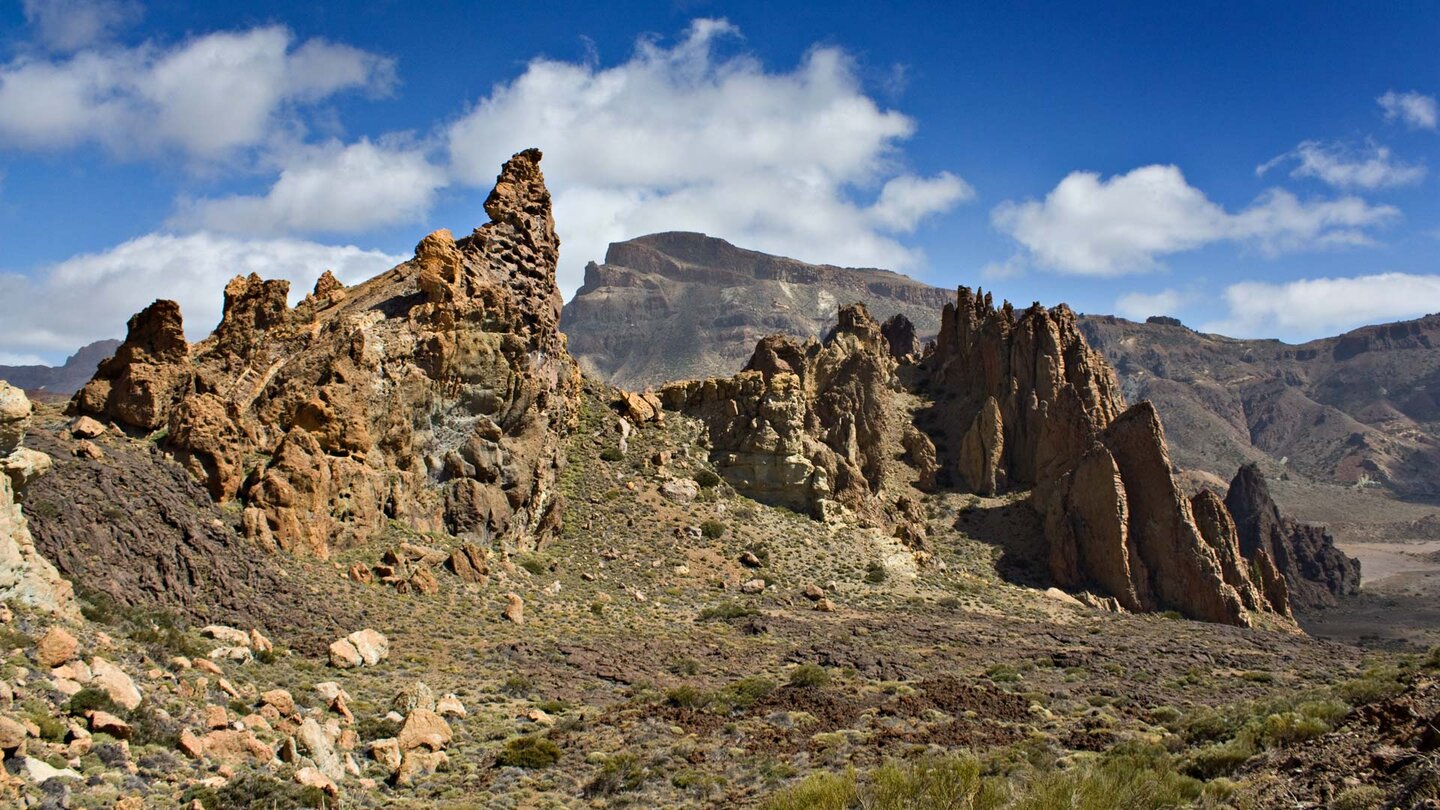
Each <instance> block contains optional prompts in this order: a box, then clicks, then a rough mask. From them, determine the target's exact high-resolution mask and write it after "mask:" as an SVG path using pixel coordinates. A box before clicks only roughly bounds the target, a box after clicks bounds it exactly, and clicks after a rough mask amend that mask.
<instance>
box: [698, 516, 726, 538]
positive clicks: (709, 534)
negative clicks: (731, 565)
mask: <svg viewBox="0 0 1440 810" xmlns="http://www.w3.org/2000/svg"><path fill="white" fill-rule="evenodd" d="M725 531H726V526H725V524H724V523H721V522H720V521H718V520H707V521H705V522H703V523H701V524H700V534H702V535H704V536H705V537H706V538H707V539H710V540H719V539H720V538H722V537H724V536H725Z"/></svg>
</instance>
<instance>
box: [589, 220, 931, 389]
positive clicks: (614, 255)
mask: <svg viewBox="0 0 1440 810" xmlns="http://www.w3.org/2000/svg"><path fill="white" fill-rule="evenodd" d="M953 297H954V293H952V292H949V291H945V290H940V289H937V288H935V287H931V286H930V285H928V284H922V283H921V282H918V281H916V280H914V279H911V278H907V277H906V276H902V275H900V274H898V273H893V272H891V271H889V270H876V269H859V268H849V267H833V266H831V265H817V264H806V263H805V262H801V261H796V260H795V259H787V258H782V257H779V256H770V255H767V254H764V253H759V252H756V251H753V250H745V249H743V248H738V247H736V246H734V245H732V244H730V243H729V242H726V241H725V240H723V239H716V238H714V237H710V236H706V235H704V234H699V233H683V232H671V233H657V234H651V235H649V236H642V237H639V238H638V239H631V240H630V241H628V242H616V243H614V244H612V245H610V249H609V250H608V251H607V252H606V254H605V263H604V264H595V263H594V262H591V263H590V264H589V265H588V266H586V268H585V284H584V286H582V287H581V288H580V290H579V291H578V292H577V293H576V294H575V297H574V298H573V299H571V301H570V303H569V304H567V305H566V306H565V314H564V317H563V318H562V320H561V328H562V330H563V331H564V332H565V333H566V335H567V336H568V337H569V338H570V352H571V353H572V354H574V355H575V359H576V360H577V361H579V363H580V367H581V368H582V369H584V370H585V371H586V372H588V373H591V374H594V375H596V376H598V377H601V378H603V379H605V380H607V381H609V382H611V383H613V384H615V385H620V386H622V387H625V388H630V389H636V390H639V389H644V388H646V387H648V386H657V387H658V386H659V385H660V384H662V383H665V382H669V381H671V380H678V379H688V378H698V377H708V376H717V375H729V374H733V373H734V372H736V371H738V370H739V369H740V367H741V366H743V365H745V361H746V360H749V359H750V355H751V353H753V352H754V350H755V344H756V342H757V341H759V340H760V338H762V337H765V336H767V335H773V334H785V335H792V336H794V337H798V338H801V339H804V338H819V337H821V336H822V335H824V334H825V332H826V331H827V330H828V329H829V328H830V327H831V326H833V325H834V323H835V312H836V310H837V309H838V308H839V307H840V306H842V305H845V304H853V303H855V302H863V303H864V304H865V306H866V307H867V308H868V309H869V311H870V313H871V314H872V315H873V316H874V317H875V318H877V319H879V320H881V321H884V320H886V319H888V318H890V317H892V316H894V315H896V314H897V313H898V314H903V315H904V316H905V317H906V318H908V319H909V320H910V322H911V323H913V324H915V329H916V331H917V332H918V334H919V335H920V336H921V337H933V336H934V335H935V334H936V333H937V332H938V331H939V330H940V310H941V308H943V307H944V306H945V304H946V303H948V302H949V301H950V300H951V299H952V298H953Z"/></svg>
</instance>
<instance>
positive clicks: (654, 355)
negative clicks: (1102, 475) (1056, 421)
mask: <svg viewBox="0 0 1440 810" xmlns="http://www.w3.org/2000/svg"><path fill="white" fill-rule="evenodd" d="M952 298H953V294H952V293H950V292H948V291H942V290H939V289H937V288H934V287H930V286H928V285H924V284H922V283H920V282H917V281H914V280H913V279H908V278H906V277H904V276H900V275H897V274H894V273H890V272H887V271H880V270H846V269H841V268H834V267H825V266H817V265H807V264H803V263H801V262H797V261H795V260H792V259H784V258H779V257H774V256H766V255H765V254H761V253H756V252H754V251H748V250H742V249H740V248H736V247H734V246H732V245H730V244H729V243H728V242H724V241H722V240H719V239H713V238H710V237H705V236H702V235H699V234H656V235H653V236H645V237H640V238H638V239H634V240H631V241H629V242H619V243H616V244H614V245H612V246H611V247H610V250H609V252H608V253H607V256H606V263H605V264H604V265H595V264H591V265H590V266H589V267H588V268H587V271H586V281H585V285H584V286H583V287H581V288H580V290H579V291H578V292H577V293H576V294H575V297H574V298H573V299H571V301H570V303H569V304H567V305H566V307H565V314H564V318H563V319H562V327H561V328H562V330H563V331H564V332H565V333H566V335H567V337H568V338H569V340H570V347H571V350H572V351H573V352H574V353H575V355H576V357H577V359H578V360H579V362H580V363H581V366H582V367H583V368H585V369H586V370H587V371H589V372H590V373H592V374H595V375H597V376H599V377H601V378H603V379H605V380H607V381H609V382H611V383H613V384H616V385H621V386H625V387H629V388H633V389H640V388H644V387H646V386H657V385H660V384H663V383H665V382H668V381H672V380H680V379H698V378H702V377H710V376H717V375H726V374H733V373H734V372H735V371H738V370H739V369H740V368H741V367H742V366H743V365H744V363H745V361H746V359H747V358H749V356H750V353H751V349H752V348H753V347H754V344H755V341H756V339H757V338H759V337H762V336H764V335H767V334H772V333H774V334H785V335H790V336H793V337H797V338H801V339H804V338H810V337H820V336H821V335H823V334H825V332H826V331H827V330H828V329H829V328H830V326H831V325H832V324H833V311H834V306H835V304H836V303H838V304H847V303H854V302H862V303H864V304H865V305H866V306H867V307H868V308H869V309H870V311H871V312H872V313H874V314H875V316H876V317H877V319H880V320H884V319H886V318H888V317H890V315H892V314H894V313H897V312H898V313H902V314H904V315H905V316H906V317H907V318H909V319H910V320H911V321H912V322H914V323H915V325H916V332H917V333H918V334H919V335H920V336H921V337H923V338H927V339H928V338H929V337H932V336H933V335H935V334H936V332H937V331H938V323H937V321H936V316H935V314H934V313H935V312H936V311H938V308H939V307H940V306H943V305H944V304H945V303H947V302H949V301H950V300H951V299H952ZM937 302H938V303H937ZM917 310H920V312H917ZM1078 324H1079V327H1080V329H1081V330H1082V331H1083V333H1084V334H1085V337H1086V339H1087V341H1088V342H1089V343H1090V344H1091V345H1092V346H1094V347H1095V348H1096V349H1098V350H1099V351H1100V352H1101V353H1103V354H1104V355H1105V357H1106V359H1107V360H1108V361H1109V362H1110V363H1111V365H1113V366H1114V369H1115V373H1116V374H1117V376H1118V377H1119V380H1120V385H1121V390H1122V391H1123V393H1124V395H1125V397H1126V399H1128V400H1129V401H1131V402H1138V401H1140V400H1146V399H1148V400H1150V401H1152V402H1154V403H1155V405H1156V408H1157V409H1158V410H1159V412H1160V413H1161V415H1162V416H1163V418H1164V421H1165V429H1166V434H1167V436H1168V437H1169V441H1170V447H1171V450H1172V452H1173V454H1174V458H1173V460H1174V461H1175V463H1176V464H1178V465H1179V466H1180V467H1182V468H1186V469H1190V470H1198V471H1202V472H1204V473H1206V474H1208V476H1209V482H1210V483H1211V484H1212V485H1213V486H1214V487H1216V488H1217V489H1221V490H1223V489H1224V486H1225V484H1226V482H1228V481H1229V480H1230V479H1231V477H1233V476H1234V474H1235V471H1236V469H1237V468H1238V467H1239V466H1240V465H1242V464H1248V463H1259V464H1261V465H1262V466H1264V467H1265V468H1266V469H1267V470H1268V471H1269V472H1270V473H1271V474H1273V475H1283V474H1287V473H1291V472H1293V473H1298V474H1300V475H1302V476H1305V477H1308V478H1311V479H1314V480H1317V481H1322V482H1328V483H1338V484H1344V485H1359V486H1368V485H1375V486H1380V487H1383V488H1385V489H1387V490H1389V491H1390V492H1392V493H1394V494H1395V495H1397V496H1400V497H1402V498H1407V499H1414V500H1421V501H1427V502H1435V501H1437V500H1440V315H1432V316H1428V317H1426V318H1421V319H1419V320H1415V321H1406V322H1400V323H1394V324H1385V325H1379V326H1369V327H1364V328H1361V329H1357V330H1354V331H1352V332H1347V333H1345V334H1343V335H1339V336H1337V337H1332V338H1325V339H1322V340H1316V341H1311V342H1309V343H1305V344H1301V345H1298V346H1296V345H1289V344H1285V343H1282V342H1280V341H1277V340H1238V339H1234V338H1227V337H1223V336H1220V335H1208V334H1202V333H1200V332H1196V331H1194V330H1192V329H1189V328H1187V327H1185V326H1184V325H1182V324H1181V323H1180V322H1179V321H1177V320H1175V319H1173V318H1162V317H1157V318H1151V319H1150V320H1149V321H1147V322H1145V323H1135V322H1132V321H1128V320H1125V319H1122V318H1116V317H1112V316H1104V315H1081V316H1080V317H1079V320H1078Z"/></svg>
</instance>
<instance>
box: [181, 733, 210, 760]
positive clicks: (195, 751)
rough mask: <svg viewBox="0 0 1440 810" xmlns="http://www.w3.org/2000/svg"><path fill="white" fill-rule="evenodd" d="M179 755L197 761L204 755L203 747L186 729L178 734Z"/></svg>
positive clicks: (193, 734) (197, 738) (198, 739)
mask: <svg viewBox="0 0 1440 810" xmlns="http://www.w3.org/2000/svg"><path fill="white" fill-rule="evenodd" d="M180 753H182V754H184V755H185V756H187V757H190V758H191V759H199V758H201V757H202V756H204V755H205V745H204V744H203V743H201V742H200V738H199V737H196V736H195V733H194V732H192V731H191V730H190V729H188V728H187V729H185V730H183V731H181V732H180Z"/></svg>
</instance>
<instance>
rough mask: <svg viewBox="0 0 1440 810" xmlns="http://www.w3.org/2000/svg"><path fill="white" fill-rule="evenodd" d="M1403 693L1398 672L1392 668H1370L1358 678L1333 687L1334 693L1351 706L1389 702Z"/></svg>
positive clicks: (1403, 687)
mask: <svg viewBox="0 0 1440 810" xmlns="http://www.w3.org/2000/svg"><path fill="white" fill-rule="evenodd" d="M1404 691H1405V685H1404V684H1403V683H1401V682H1400V671H1399V670H1397V669H1395V668H1393V667H1371V668H1370V669H1367V670H1365V672H1364V674H1363V675H1361V676H1360V677H1359V678H1355V679H1353V680H1349V681H1345V682H1344V683H1342V684H1340V685H1339V686H1337V687H1335V693H1336V694H1337V695H1339V696H1340V697H1341V698H1342V699H1343V700H1344V701H1345V702H1346V703H1349V704H1350V705H1351V706H1363V705H1365V704H1367V703H1378V702H1380V701H1382V700H1389V699H1390V698H1392V697H1395V696H1396V695H1398V694H1400V693H1401V692H1404Z"/></svg>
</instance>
